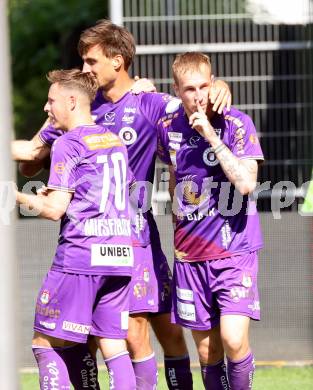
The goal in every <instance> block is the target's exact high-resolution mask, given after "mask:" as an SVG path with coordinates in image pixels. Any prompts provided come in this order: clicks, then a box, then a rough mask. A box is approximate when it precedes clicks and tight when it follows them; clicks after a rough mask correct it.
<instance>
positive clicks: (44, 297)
mask: <svg viewBox="0 0 313 390" xmlns="http://www.w3.org/2000/svg"><path fill="white" fill-rule="evenodd" d="M49 300H50V293H49V291H48V290H43V292H42V294H41V297H40V302H41V303H42V304H43V305H46V304H47V303H49Z"/></svg>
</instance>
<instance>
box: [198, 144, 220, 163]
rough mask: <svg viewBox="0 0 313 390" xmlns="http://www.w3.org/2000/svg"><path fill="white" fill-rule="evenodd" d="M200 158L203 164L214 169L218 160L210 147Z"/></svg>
mask: <svg viewBox="0 0 313 390" xmlns="http://www.w3.org/2000/svg"><path fill="white" fill-rule="evenodd" d="M202 158H203V162H204V163H205V164H206V165H208V166H209V167H214V166H215V165H217V164H218V163H219V162H218V159H217V158H216V156H215V153H214V152H213V148H212V147H210V148H207V149H205V151H204V152H203V155H202Z"/></svg>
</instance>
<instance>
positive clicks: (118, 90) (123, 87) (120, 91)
mask: <svg viewBox="0 0 313 390" xmlns="http://www.w3.org/2000/svg"><path fill="white" fill-rule="evenodd" d="M133 84H134V80H132V79H131V78H130V77H129V75H128V73H127V72H125V73H121V74H120V75H119V76H118V77H117V78H116V80H115V81H114V83H113V84H112V85H110V87H109V88H107V89H106V88H105V87H104V88H103V96H104V97H105V99H106V100H109V101H111V102H113V103H115V102H117V101H118V100H120V99H121V98H122V97H123V96H124V95H125V94H126V93H127V92H129V90H130V89H131V87H132V86H133Z"/></svg>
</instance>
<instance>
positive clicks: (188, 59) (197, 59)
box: [172, 52, 211, 84]
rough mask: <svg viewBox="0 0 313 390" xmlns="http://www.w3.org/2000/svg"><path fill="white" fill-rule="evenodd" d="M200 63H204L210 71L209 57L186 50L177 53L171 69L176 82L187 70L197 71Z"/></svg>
mask: <svg viewBox="0 0 313 390" xmlns="http://www.w3.org/2000/svg"><path fill="white" fill-rule="evenodd" d="M201 65H206V66H207V67H208V68H209V70H210V71H211V61H210V57H209V56H207V55H205V54H203V53H200V52H187V53H184V54H178V55H177V56H176V58H175V60H174V62H173V65H172V71H173V77H174V81H175V83H176V84H178V77H179V76H180V75H182V74H184V73H186V72H189V71H193V70H195V71H197V70H199V68H200V67H201Z"/></svg>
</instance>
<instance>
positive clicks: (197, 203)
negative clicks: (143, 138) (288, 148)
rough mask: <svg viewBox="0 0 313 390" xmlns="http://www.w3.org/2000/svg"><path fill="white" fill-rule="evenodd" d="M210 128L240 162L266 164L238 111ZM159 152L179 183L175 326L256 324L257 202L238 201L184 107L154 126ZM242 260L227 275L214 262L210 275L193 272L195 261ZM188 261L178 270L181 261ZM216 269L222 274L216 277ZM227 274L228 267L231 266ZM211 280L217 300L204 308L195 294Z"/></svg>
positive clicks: (246, 119)
mask: <svg viewBox="0 0 313 390" xmlns="http://www.w3.org/2000/svg"><path fill="white" fill-rule="evenodd" d="M211 124H212V126H213V128H214V130H215V132H216V133H217V134H218V136H219V137H220V139H221V140H222V142H223V143H224V144H225V145H226V146H227V147H228V148H229V149H230V151H231V152H232V153H233V154H234V155H235V156H236V157H237V158H238V159H254V160H263V153H262V150H261V147H260V144H259V141H258V138H257V135H256V130H255V127H254V125H253V123H252V121H251V119H250V118H249V117H248V116H247V115H246V114H244V113H242V112H240V111H238V110H237V109H235V108H233V107H232V108H231V110H230V111H229V112H224V113H223V114H222V115H218V114H215V115H214V117H213V118H212V120H211ZM158 133H159V145H158V154H159V157H160V158H161V160H163V161H164V162H165V163H167V164H170V165H172V166H173V168H174V170H175V177H176V189H175V199H176V202H177V203H176V206H175V209H174V213H175V214H176V229H175V235H174V237H175V238H174V240H175V262H176V265H177V266H176V268H175V272H174V286H175V287H174V288H173V306H174V307H173V312H172V320H173V321H174V322H176V323H179V324H181V325H182V326H184V327H187V328H191V329H197V330H206V329H210V328H213V327H214V326H216V325H217V324H218V323H219V318H220V315H221V314H222V315H223V314H240V315H245V316H248V317H250V318H253V319H256V320H258V319H259V318H260V314H259V313H260V305H259V297H258V291H257V285H256V275H257V262H256V261H254V256H256V252H257V251H258V250H259V249H260V248H261V247H262V236H261V231H260V224H259V218H258V214H257V212H256V207H255V202H254V201H253V200H252V199H249V197H248V196H247V195H245V196H242V195H240V194H239V192H237V191H236V190H235V189H234V186H233V185H232V184H231V183H230V182H229V180H228V179H227V177H226V175H225V173H224V171H223V170H222V168H221V166H220V164H219V161H218V159H217V158H216V157H215V155H214V153H213V151H212V147H211V146H210V144H209V143H208V142H207V141H206V140H205V138H204V137H201V136H200V134H199V133H198V132H197V131H196V130H195V129H193V128H192V127H191V126H190V124H189V122H188V118H187V116H186V114H185V111H184V109H183V107H182V105H181V104H179V103H178V104H177V105H176V106H175V105H173V103H171V104H169V105H168V107H167V108H166V109H165V112H164V115H163V117H162V119H160V120H159V123H158ZM237 255H244V256H246V267H245V269H244V270H243V272H242V270H241V271H239V270H237V271H236V274H234V273H233V272H231V271H229V272H225V263H219V262H215V263H214V264H215V265H216V266H215V269H214V270H211V271H210V272H211V273H210V274H209V275H206V274H205V273H206V272H207V271H206V270H205V269H203V270H202V273H201V272H200V271H199V274H195V273H194V270H193V267H192V264H193V262H204V263H203V264H205V262H207V261H208V260H218V259H226V258H227V261H229V262H231V261H235V260H232V259H234V258H235V257H236V256H237ZM185 262H188V263H190V269H189V274H186V269H187V268H186V267H185V268H184V270H182V271H181V272H180V268H179V264H180V263H185ZM219 266H220V267H221V268H223V277H222V278H221V277H220V270H219ZM230 268H231V267H230ZM204 280H209V286H210V291H207V294H212V293H215V294H216V295H217V299H218V306H219V308H217V306H216V304H215V305H214V304H213V305H212V306H210V307H208V306H206V305H205V304H203V302H205V301H206V297H203V296H201V295H199V294H197V291H198V290H199V289H198V288H197V284H199V283H200V284H203V281H204Z"/></svg>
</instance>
